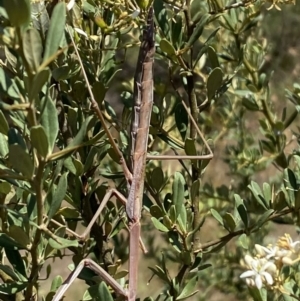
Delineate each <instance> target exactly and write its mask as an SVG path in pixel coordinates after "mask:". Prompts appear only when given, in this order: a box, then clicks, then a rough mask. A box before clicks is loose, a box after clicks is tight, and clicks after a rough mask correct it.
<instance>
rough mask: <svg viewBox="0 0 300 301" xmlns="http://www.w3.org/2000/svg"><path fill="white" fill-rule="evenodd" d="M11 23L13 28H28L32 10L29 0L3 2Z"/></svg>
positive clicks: (7, 0) (5, 0)
mask: <svg viewBox="0 0 300 301" xmlns="http://www.w3.org/2000/svg"><path fill="white" fill-rule="evenodd" d="M3 6H4V8H5V9H6V12H7V15H8V17H9V21H10V23H11V25H12V26H15V27H20V26H22V25H24V26H26V25H28V24H29V22H30V18H31V10H30V1H29V0H3Z"/></svg>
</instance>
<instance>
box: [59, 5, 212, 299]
mask: <svg viewBox="0 0 300 301" xmlns="http://www.w3.org/2000/svg"><path fill="white" fill-rule="evenodd" d="M70 36H71V39H72V35H71V34H70ZM73 44H74V47H75V51H76V53H77V55H78V58H79V61H80V64H81V67H82V71H83V74H84V77H85V80H86V82H87V85H88V89H89V92H90V96H91V101H92V107H93V108H94V110H95V112H96V114H97V115H98V117H99V119H100V120H101V122H102V124H103V127H104V129H105V130H106V132H107V133H108V136H109V137H111V136H110V134H109V130H108V129H107V127H106V125H105V122H104V118H103V116H102V113H101V111H100V110H99V108H98V106H97V104H96V102H95V100H94V98H93V94H92V91H91V89H90V86H89V84H88V79H87V76H86V74H85V72H84V68H83V65H82V62H81V60H80V57H79V54H78V51H77V48H76V45H75V43H74V41H73ZM154 53H155V42H154V17H153V8H152V7H150V8H149V10H148V15H147V24H146V28H145V29H144V32H143V38H142V42H141V46H140V52H139V56H138V63H137V69H136V75H135V83H134V85H135V89H134V105H133V109H132V123H131V150H130V163H129V167H127V165H126V163H125V160H124V158H123V155H122V154H121V152H120V151H119V150H118V148H117V146H116V145H115V142H114V140H113V139H112V138H110V140H111V143H112V144H113V146H114V148H115V149H116V152H117V154H118V155H119V157H120V163H121V164H122V166H123V170H124V174H125V178H126V179H127V182H128V186H129V193H128V198H127V199H126V198H125V197H124V196H123V195H122V194H121V193H120V192H118V191H117V190H116V189H111V190H110V191H109V192H108V193H107V194H106V196H105V197H104V199H103V200H102V202H101V204H100V206H99V208H98V210H97V212H96V214H95V215H94V217H93V219H92V220H91V222H90V224H89V225H88V227H87V229H86V231H85V232H84V234H83V235H81V236H79V238H80V239H85V237H86V236H87V235H88V233H89V232H90V230H91V228H92V225H93V224H94V223H95V222H96V220H97V218H98V216H99V215H100V213H101V211H102V210H103V208H104V207H105V205H106V203H107V201H108V200H109V199H110V198H111V196H112V195H115V196H116V197H117V198H118V199H120V200H121V201H122V203H123V204H125V206H126V213H127V217H128V221H129V234H130V239H129V240H130V241H129V287H128V290H126V289H124V288H123V287H122V286H121V285H120V284H119V283H118V282H117V281H116V280H114V279H113V278H112V277H111V276H110V275H109V274H108V273H107V272H106V271H105V270H104V269H102V268H101V267H100V266H98V265H97V264H96V263H95V262H93V261H92V260H90V259H84V260H82V261H81V262H80V264H79V265H78V266H77V267H76V269H75V270H74V272H73V273H72V274H71V275H70V276H69V278H68V279H67V280H66V281H65V282H64V284H63V285H62V286H61V287H60V289H59V290H58V291H57V293H56V294H55V296H54V297H53V301H59V300H60V299H61V298H62V297H63V295H64V293H65V291H66V290H67V289H68V287H69V286H70V285H71V284H72V282H73V281H74V279H75V278H76V277H77V276H78V275H79V273H80V272H81V270H82V269H83V268H84V267H88V268H90V269H91V270H93V271H94V272H96V273H97V274H99V275H100V276H101V277H102V279H103V280H104V281H105V282H106V283H107V284H109V285H110V286H111V287H112V288H113V289H114V291H115V292H116V293H117V294H118V295H122V296H124V298H126V299H127V300H129V301H134V300H135V299H136V294H137V285H138V257H139V245H141V246H142V248H143V249H145V248H144V247H143V243H142V242H141V240H139V238H140V216H141V210H142V204H141V203H142V197H143V193H144V175H145V165H146V160H147V159H159V160H174V159H175V160H177V159H178V158H180V159H211V158H212V157H213V154H212V151H211V149H210V147H209V145H208V143H207V142H206V140H205V139H204V137H203V135H202V133H201V131H200V130H199V128H198V126H197V123H196V122H195V120H194V119H193V117H192V116H191V114H190V113H189V110H188V108H187V106H186V105H185V103H184V102H183V101H182V104H183V106H184V108H185V109H186V111H187V113H188V115H189V117H190V119H191V121H192V123H193V124H194V126H195V127H196V128H197V133H198V134H199V135H200V137H201V139H202V140H203V142H204V144H205V146H206V148H207V149H208V151H209V153H208V154H207V155H202V156H177V155H175V156H147V146H148V133H149V126H150V118H151V112H152V104H153V63H154ZM74 234H75V233H74ZM75 235H76V236H78V235H77V234H75Z"/></svg>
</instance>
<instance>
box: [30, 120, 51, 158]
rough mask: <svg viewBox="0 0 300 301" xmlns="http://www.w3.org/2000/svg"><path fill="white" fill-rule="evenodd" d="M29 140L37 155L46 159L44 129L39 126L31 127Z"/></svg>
mask: <svg viewBox="0 0 300 301" xmlns="http://www.w3.org/2000/svg"><path fill="white" fill-rule="evenodd" d="M30 139H31V144H32V146H33V147H34V148H35V149H36V150H37V152H38V154H39V155H41V156H42V157H44V158H46V157H47V154H48V150H49V145H48V139H47V135H46V131H45V129H44V128H43V127H42V126H41V125H37V126H33V127H32V128H31V129H30Z"/></svg>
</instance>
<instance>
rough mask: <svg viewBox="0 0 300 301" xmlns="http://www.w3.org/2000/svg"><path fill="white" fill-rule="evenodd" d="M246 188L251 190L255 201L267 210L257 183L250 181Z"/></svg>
mask: <svg viewBox="0 0 300 301" xmlns="http://www.w3.org/2000/svg"><path fill="white" fill-rule="evenodd" d="M248 188H249V189H250V190H251V192H252V194H253V196H254V197H255V199H256V200H257V202H258V203H259V204H260V205H261V206H262V207H263V208H264V209H266V210H267V209H268V205H267V202H266V200H265V199H264V197H263V193H262V191H261V189H260V187H259V186H258V184H257V183H255V182H253V181H251V184H250V185H248Z"/></svg>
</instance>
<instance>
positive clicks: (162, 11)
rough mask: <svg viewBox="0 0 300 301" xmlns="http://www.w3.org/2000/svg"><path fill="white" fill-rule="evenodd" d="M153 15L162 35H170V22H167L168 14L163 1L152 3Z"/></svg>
mask: <svg viewBox="0 0 300 301" xmlns="http://www.w3.org/2000/svg"><path fill="white" fill-rule="evenodd" d="M153 8H154V14H155V17H156V20H157V22H158V26H159V27H160V29H161V31H162V32H163V35H164V36H165V37H168V36H169V33H170V22H169V20H168V13H167V10H166V8H165V6H164V3H163V1H161V0H154V2H153Z"/></svg>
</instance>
